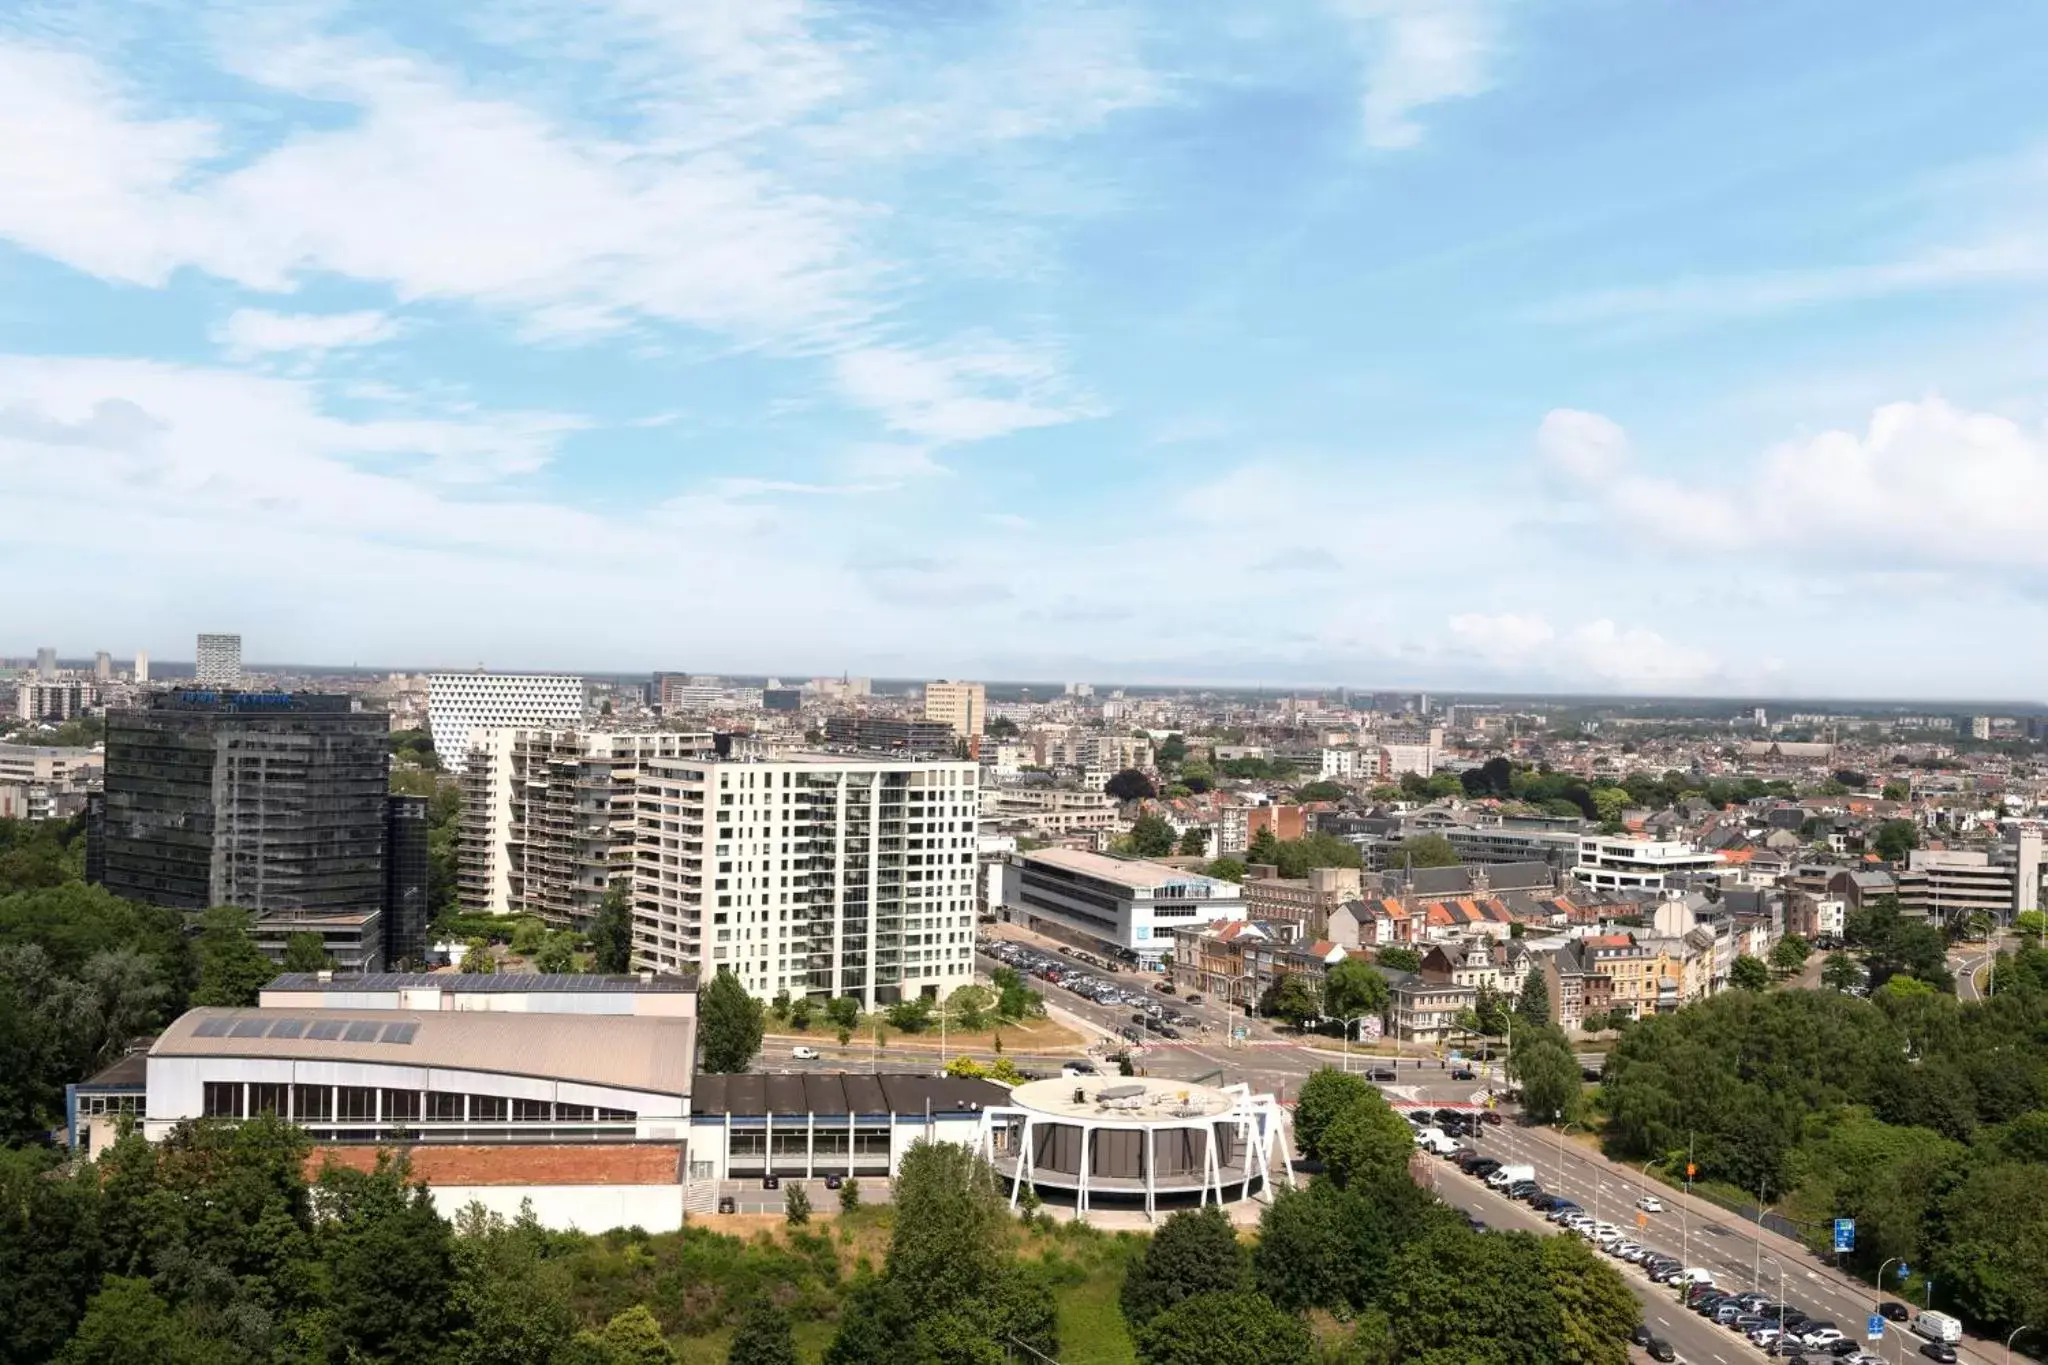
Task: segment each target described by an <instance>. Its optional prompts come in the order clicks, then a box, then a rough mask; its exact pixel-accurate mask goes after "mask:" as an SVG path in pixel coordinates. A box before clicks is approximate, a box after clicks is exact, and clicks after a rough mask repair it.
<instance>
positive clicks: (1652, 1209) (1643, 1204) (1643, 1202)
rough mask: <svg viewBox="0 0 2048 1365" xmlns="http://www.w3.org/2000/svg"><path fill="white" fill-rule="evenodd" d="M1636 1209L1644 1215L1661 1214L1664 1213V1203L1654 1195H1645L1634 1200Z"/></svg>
mask: <svg viewBox="0 0 2048 1365" xmlns="http://www.w3.org/2000/svg"><path fill="white" fill-rule="evenodd" d="M1636 1207H1637V1208H1639V1209H1641V1210H1642V1211H1643V1212H1644V1213H1662V1212H1664V1201H1663V1200H1661V1199H1659V1198H1658V1197H1657V1196H1656V1195H1654V1194H1646V1195H1644V1196H1643V1197H1642V1198H1641V1199H1638V1200H1636Z"/></svg>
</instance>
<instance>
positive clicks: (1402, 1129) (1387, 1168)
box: [1317, 1090, 1415, 1186]
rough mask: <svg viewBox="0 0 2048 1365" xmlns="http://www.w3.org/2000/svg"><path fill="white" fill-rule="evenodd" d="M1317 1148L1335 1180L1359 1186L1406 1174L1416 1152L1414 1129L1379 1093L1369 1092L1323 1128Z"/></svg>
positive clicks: (1345, 1108) (1325, 1168)
mask: <svg viewBox="0 0 2048 1365" xmlns="http://www.w3.org/2000/svg"><path fill="white" fill-rule="evenodd" d="M1317 1147H1318V1150H1319V1151H1320V1152H1321V1154H1322V1160H1323V1169H1324V1170H1325V1171H1327V1172H1329V1175H1330V1178H1331V1179H1332V1180H1334V1181H1336V1182H1337V1184H1339V1185H1343V1186H1351V1185H1359V1184H1364V1183H1367V1182H1369V1181H1373V1180H1376V1179H1378V1178H1380V1177H1382V1176H1392V1175H1398V1174H1401V1173H1402V1172H1404V1171H1405V1170H1406V1168H1407V1165H1408V1158H1409V1156H1410V1154H1411V1153H1413V1152H1414V1150H1415V1129H1414V1128H1413V1127H1412V1126H1411V1125H1410V1124H1409V1122H1408V1120H1406V1119H1404V1118H1402V1117H1401V1116H1400V1115H1399V1114H1397V1113H1395V1112H1394V1111H1393V1109H1392V1108H1390V1107H1389V1106H1388V1104H1387V1102H1386V1100H1385V1098H1383V1097H1382V1096H1381V1095H1380V1093H1379V1092H1378V1091H1377V1090H1369V1091H1368V1093H1366V1094H1364V1095H1361V1096H1359V1097H1358V1098H1357V1099H1354V1100H1353V1101H1352V1102H1351V1103H1350V1104H1348V1105H1346V1106H1345V1107H1344V1110H1343V1112H1342V1113H1340V1114H1338V1115H1337V1117H1335V1118H1334V1119H1331V1120H1330V1122H1329V1123H1328V1124H1327V1125H1325V1126H1324V1128H1323V1131H1322V1134H1321V1136H1320V1138H1319V1139H1318V1142H1317Z"/></svg>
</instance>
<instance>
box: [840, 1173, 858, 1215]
mask: <svg viewBox="0 0 2048 1365" xmlns="http://www.w3.org/2000/svg"><path fill="white" fill-rule="evenodd" d="M859 1210H860V1181H859V1180H858V1179H857V1178H855V1177H854V1176H848V1177H846V1179H845V1180H843V1181H841V1182H840V1185H839V1213H840V1215H841V1216H842V1217H844V1216H845V1215H846V1214H849V1213H857V1212H859Z"/></svg>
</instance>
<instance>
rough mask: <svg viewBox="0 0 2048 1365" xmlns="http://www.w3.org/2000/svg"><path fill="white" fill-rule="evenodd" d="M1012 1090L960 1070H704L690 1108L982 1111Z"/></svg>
mask: <svg viewBox="0 0 2048 1365" xmlns="http://www.w3.org/2000/svg"><path fill="white" fill-rule="evenodd" d="M1007 1093H1008V1092H1007V1091H1005V1090H1004V1088H1003V1087H1002V1086H1000V1085H997V1084H995V1083H994V1082H993V1081H978V1080H966V1079H962V1078H960V1077H956V1076H928V1075H909V1074H889V1075H879V1076H876V1075H869V1074H866V1073H863V1072H851V1071H849V1072H797V1073H789V1072H785V1073H779V1074H769V1075H751V1074H741V1075H733V1076H716V1075H705V1076H700V1077H698V1078H697V1089H696V1091H695V1093H693V1094H692V1095H691V1096H690V1112H691V1113H692V1114H694V1115H696V1116H698V1117H699V1118H703V1117H706V1116H713V1117H715V1116H719V1115H724V1114H730V1115H732V1116H733V1117H734V1118H756V1117H760V1116H761V1115H764V1114H773V1115H777V1116H780V1115H784V1114H788V1115H798V1114H833V1115H847V1116H851V1115H855V1114H922V1113H924V1112H926V1110H927V1108H929V1110H930V1112H932V1113H934V1114H939V1113H947V1114H957V1113H978V1112H980V1111H981V1110H982V1109H985V1108H987V1107H988V1106H989V1105H991V1104H1001V1103H1002V1102H1003V1097H1004V1096H1005V1095H1006V1094H1007Z"/></svg>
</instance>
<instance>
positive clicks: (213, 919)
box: [192, 905, 277, 1007]
mask: <svg viewBox="0 0 2048 1365" xmlns="http://www.w3.org/2000/svg"><path fill="white" fill-rule="evenodd" d="M254 925H255V916H253V915H251V914H250V913H249V912H248V911H247V910H242V909H239V908H237V907H235V906H232V905H216V906H214V907H213V908H212V909H211V910H208V911H206V912H205V913H204V914H202V915H200V917H199V939H198V942H197V943H196V944H195V945H194V951H195V953H196V954H197V956H198V958H199V984H198V986H197V987H196V988H195V989H194V990H193V992H192V1003H193V1004H195V1005H227V1006H232V1007H242V1006H247V1005H253V1004H255V1003H256V994H257V992H258V991H260V990H262V989H263V987H264V986H266V985H268V984H269V983H270V979H271V978H272V977H274V976H276V975H277V968H276V967H275V966H273V965H272V964H271V961H270V959H269V958H267V957H265V956H264V955H263V954H262V953H261V952H260V951H258V950H257V947H256V940H255V938H254V936H253V935H252V933H251V930H252V929H253V927H254Z"/></svg>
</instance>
